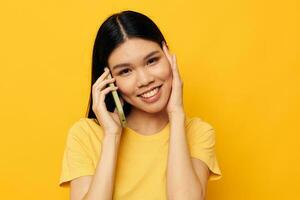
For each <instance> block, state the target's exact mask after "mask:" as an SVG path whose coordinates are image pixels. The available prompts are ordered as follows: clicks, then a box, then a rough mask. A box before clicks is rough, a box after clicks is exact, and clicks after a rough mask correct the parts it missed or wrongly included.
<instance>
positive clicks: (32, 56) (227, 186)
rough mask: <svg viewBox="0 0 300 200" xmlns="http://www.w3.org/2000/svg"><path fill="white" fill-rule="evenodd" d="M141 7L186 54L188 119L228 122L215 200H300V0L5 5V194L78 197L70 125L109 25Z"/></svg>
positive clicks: (0, 80) (181, 62)
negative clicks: (68, 169)
mask: <svg viewBox="0 0 300 200" xmlns="http://www.w3.org/2000/svg"><path fill="white" fill-rule="evenodd" d="M124 9H132V10H136V11H140V12H142V13H145V14H146V15H148V16H149V17H150V18H152V19H153V20H154V21H155V22H156V23H157V25H158V26H159V27H160V29H161V31H162V32H163V34H164V35H165V37H166V39H167V42H168V43H169V46H170V48H171V51H172V52H173V53H175V54H176V55H177V60H178V66H179V69H180V72H181V76H182V79H183V82H184V105H185V109H186V112H187V114H188V115H192V116H199V117H201V118H203V119H204V120H206V121H208V122H209V123H211V124H212V125H213V126H214V127H215V129H216V134H217V135H216V151H217V157H218V161H219V163H220V167H221V170H222V173H223V178H222V179H221V180H219V181H215V182H209V185H208V197H207V199H208V200H212V199H222V200H244V199H247V200H248V199H249V200H250V199H251V200H252V199H253V200H254V199H255V200H257V199H263V200H265V199H272V200H275V199H278V200H282V199H298V198H299V191H300V164H299V163H300V161H299V159H300V149H299V147H300V136H299V134H300V128H299V124H300V123H299V120H300V118H299V114H300V112H299V111H300V76H299V75H300V73H299V72H300V69H299V67H300V58H299V56H300V55H299V54H300V39H299V35H300V28H299V24H300V22H299V21H300V14H299V13H300V12H299V10H300V6H299V3H298V2H297V1H296V0H295V1H290V0H286V1H280V2H279V1H267V0H265V1H261V0H254V1H253V0H246V1H243V0H227V1H222V0H213V1H196V0H194V1H191V0H185V1H178V0H176V1H132V0H131V1H95V0H94V1H74V0H72V1H71V0H66V1H58V0H52V1H37V0H35V1H33V0H28V1H2V2H1V5H0V20H1V21H0V22H1V23H0V24H1V32H0V35H1V37H0V44H1V52H0V66H1V71H0V74H1V75H0V76H1V77H0V89H1V104H0V106H1V107H0V109H1V112H0V120H1V144H0V151H1V161H0V166H1V170H0V177H1V181H0V184H1V185H0V189H1V199H16V200H17V199H30V200H35V199H36V200H40V199H43V200H47V199H49V200H50V199H51V200H53V199H68V195H69V194H68V189H66V188H59V187H58V180H59V175H60V167H61V159H62V155H63V150H64V147H65V139H66V134H67V130H68V129H69V127H70V126H71V125H72V123H74V122H75V121H76V120H78V119H79V118H80V117H83V116H84V114H85V112H86V107H87V104H88V97H89V87H90V85H89V84H90V67H91V51H92V45H93V42H94V37H95V35H96V32H97V31H98V28H99V26H100V24H101V23H102V22H103V20H104V19H106V17H108V16H109V15H110V14H112V13H115V12H118V11H121V10H124Z"/></svg>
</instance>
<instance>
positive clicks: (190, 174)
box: [167, 112, 204, 200]
mask: <svg viewBox="0 0 300 200" xmlns="http://www.w3.org/2000/svg"><path fill="white" fill-rule="evenodd" d="M184 119H185V114H184V112H181V113H176V114H174V115H173V116H170V125H171V126H170V141H169V142H170V143H169V155H168V168H167V192H168V199H170V200H176V199H187V200H196V199H197V200H203V199H204V191H203V188H204V187H203V185H202V184H201V182H200V180H199V178H198V176H197V173H196V172H195V170H194V168H193V162H192V160H191V158H190V155H189V149H188V145H187V141H186V135H185V129H184Z"/></svg>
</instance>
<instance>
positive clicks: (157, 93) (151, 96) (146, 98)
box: [139, 86, 161, 103]
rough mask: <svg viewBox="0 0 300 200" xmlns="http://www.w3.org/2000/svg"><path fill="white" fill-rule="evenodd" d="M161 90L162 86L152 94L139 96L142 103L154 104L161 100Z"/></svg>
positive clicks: (152, 91)
mask: <svg viewBox="0 0 300 200" xmlns="http://www.w3.org/2000/svg"><path fill="white" fill-rule="evenodd" d="M160 88H161V86H159V87H156V88H154V89H153V90H151V91H150V92H146V93H144V94H141V95H139V97H140V98H141V99H142V101H144V102H146V103H153V102H155V101H157V100H158V99H159V98H160V95H161V92H160Z"/></svg>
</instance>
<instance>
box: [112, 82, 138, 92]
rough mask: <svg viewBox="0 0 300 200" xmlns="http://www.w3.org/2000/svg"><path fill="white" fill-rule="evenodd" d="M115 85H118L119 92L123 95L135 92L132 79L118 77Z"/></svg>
mask: <svg viewBox="0 0 300 200" xmlns="http://www.w3.org/2000/svg"><path fill="white" fill-rule="evenodd" d="M115 85H116V86H117V87H118V92H119V93H120V94H121V95H129V94H131V93H132V92H133V91H132V88H134V86H133V84H132V81H130V80H123V79H116V82H115Z"/></svg>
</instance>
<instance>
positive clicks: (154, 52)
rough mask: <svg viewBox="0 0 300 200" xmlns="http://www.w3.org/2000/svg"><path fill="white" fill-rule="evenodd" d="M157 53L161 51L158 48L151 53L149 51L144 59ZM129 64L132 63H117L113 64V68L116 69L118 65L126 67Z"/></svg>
mask: <svg viewBox="0 0 300 200" xmlns="http://www.w3.org/2000/svg"><path fill="white" fill-rule="evenodd" d="M156 53H159V51H157V50H156V51H152V52H151V53H149V54H148V55H146V56H145V57H144V60H146V59H147V58H149V57H151V56H152V55H154V54H156ZM128 65H130V63H121V64H117V65H115V66H113V67H112V69H113V70H114V69H116V68H118V67H125V66H128Z"/></svg>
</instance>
